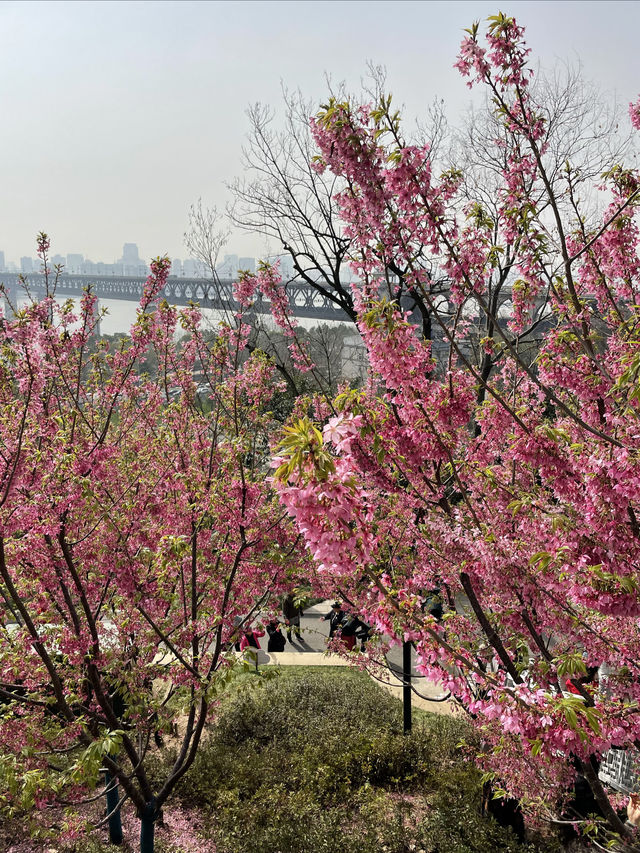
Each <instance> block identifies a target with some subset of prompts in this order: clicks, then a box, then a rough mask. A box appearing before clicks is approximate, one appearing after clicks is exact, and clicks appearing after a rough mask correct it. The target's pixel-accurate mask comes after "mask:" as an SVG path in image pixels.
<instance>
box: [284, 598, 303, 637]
mask: <svg viewBox="0 0 640 853" xmlns="http://www.w3.org/2000/svg"><path fill="white" fill-rule="evenodd" d="M302 613H303V610H302V608H301V607H300V605H299V604H296V602H295V599H294V597H293V593H292V592H290V593H289V595H287V596H286V597H285V599H284V601H283V602H282V615H283V616H284V620H285V624H286V626H287V640H288V641H289V642H290V643H291V644H292V645H293V640H292V639H291V631H292V629H293V631H295V635H296V640H298V641H300V640H301V639H302V637H301V634H300V617H301V616H302Z"/></svg>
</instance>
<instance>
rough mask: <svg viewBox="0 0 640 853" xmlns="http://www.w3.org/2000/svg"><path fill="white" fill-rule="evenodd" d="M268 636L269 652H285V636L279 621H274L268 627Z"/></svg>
mask: <svg viewBox="0 0 640 853" xmlns="http://www.w3.org/2000/svg"><path fill="white" fill-rule="evenodd" d="M267 634H268V635H269V640H268V642H267V651H268V652H283V651H284V647H285V639H284V634H283V633H282V631H281V630H280V623H279V622H278V620H277V619H272V620H271V621H270V622H269V623H268V625H267Z"/></svg>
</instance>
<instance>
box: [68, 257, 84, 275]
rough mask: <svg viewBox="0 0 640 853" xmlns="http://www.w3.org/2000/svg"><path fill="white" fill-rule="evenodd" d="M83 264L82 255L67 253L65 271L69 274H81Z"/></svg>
mask: <svg viewBox="0 0 640 853" xmlns="http://www.w3.org/2000/svg"><path fill="white" fill-rule="evenodd" d="M83 265H84V256H83V255H67V266H66V269H65V272H68V273H69V274H70V275H81V274H82V267H83Z"/></svg>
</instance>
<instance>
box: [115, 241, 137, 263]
mask: <svg viewBox="0 0 640 853" xmlns="http://www.w3.org/2000/svg"><path fill="white" fill-rule="evenodd" d="M120 260H121V261H122V263H123V264H125V265H131V266H137V265H138V264H139V263H140V255H139V254H138V246H137V244H136V243H125V244H124V246H123V247H122V258H121V259H120Z"/></svg>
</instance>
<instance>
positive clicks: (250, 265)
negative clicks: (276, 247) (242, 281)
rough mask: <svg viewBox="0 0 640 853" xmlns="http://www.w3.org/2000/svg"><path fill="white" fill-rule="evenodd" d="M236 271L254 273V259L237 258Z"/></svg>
mask: <svg viewBox="0 0 640 853" xmlns="http://www.w3.org/2000/svg"><path fill="white" fill-rule="evenodd" d="M238 269H239V270H245V271H246V272H251V273H254V272H255V271H256V259H255V258H238Z"/></svg>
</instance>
